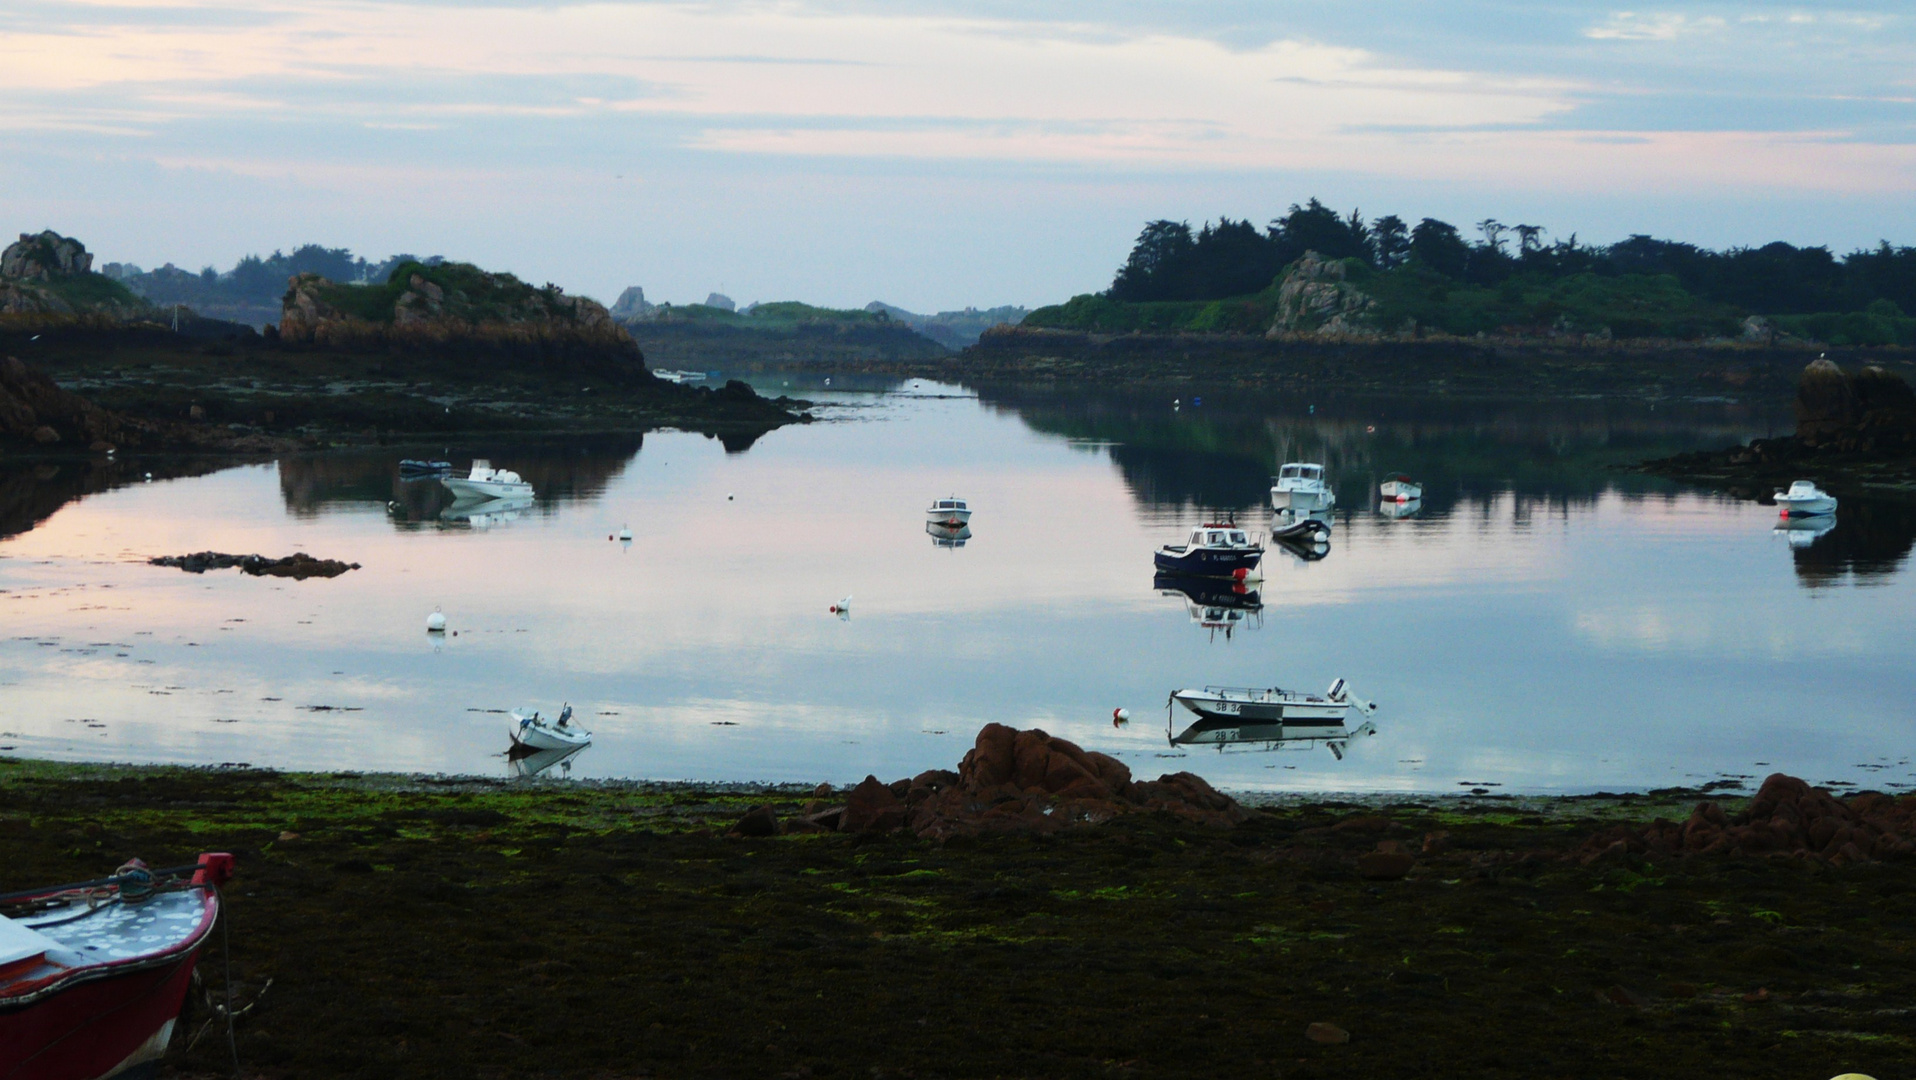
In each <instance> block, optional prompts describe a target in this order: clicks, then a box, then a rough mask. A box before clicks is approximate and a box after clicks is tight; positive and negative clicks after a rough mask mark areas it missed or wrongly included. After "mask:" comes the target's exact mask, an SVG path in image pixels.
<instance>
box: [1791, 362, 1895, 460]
mask: <svg viewBox="0 0 1916 1080" xmlns="http://www.w3.org/2000/svg"><path fill="white" fill-rule="evenodd" d="M1796 441H1797V443H1798V444H1799V445H1801V446H1802V447H1803V448H1804V449H1808V450H1818V449H1824V448H1828V449H1834V450H1841V451H1861V452H1865V453H1867V452H1869V451H1872V450H1882V449H1890V448H1904V447H1909V446H1912V445H1916V392H1912V391H1911V390H1910V387H1909V383H1907V382H1905V381H1904V380H1903V378H1902V376H1900V375H1897V374H1895V373H1894V372H1891V371H1887V370H1885V369H1884V368H1882V367H1880V366H1879V365H1876V364H1865V365H1863V367H1862V368H1860V369H1858V370H1857V371H1855V372H1852V373H1846V372H1844V371H1843V369H1842V368H1839V367H1837V366H1836V364H1835V363H1834V362H1832V361H1830V360H1828V359H1827V358H1821V357H1819V358H1818V359H1817V360H1816V361H1815V362H1813V363H1811V364H1810V366H1809V367H1807V368H1804V369H1803V375H1802V377H1801V378H1800V379H1799V380H1798V381H1797V384H1796Z"/></svg>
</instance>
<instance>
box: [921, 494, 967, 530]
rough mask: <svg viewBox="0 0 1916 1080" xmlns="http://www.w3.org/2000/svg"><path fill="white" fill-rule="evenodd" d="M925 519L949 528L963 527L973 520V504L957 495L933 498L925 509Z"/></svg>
mask: <svg viewBox="0 0 1916 1080" xmlns="http://www.w3.org/2000/svg"><path fill="white" fill-rule="evenodd" d="M925 520H926V521H927V522H929V523H931V524H933V525H943V526H944V527H945V528H947V529H957V528H961V527H963V526H964V525H965V524H966V523H967V522H969V521H970V520H971V506H970V504H968V503H966V502H965V500H963V499H961V498H959V497H958V496H956V495H947V496H945V497H944V498H942V499H933V500H932V501H931V505H930V506H929V507H927V508H926V509H925Z"/></svg>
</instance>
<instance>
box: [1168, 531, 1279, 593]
mask: <svg viewBox="0 0 1916 1080" xmlns="http://www.w3.org/2000/svg"><path fill="white" fill-rule="evenodd" d="M1263 558H1264V545H1263V544H1262V543H1259V538H1258V537H1255V536H1252V535H1251V534H1250V533H1247V532H1245V531H1244V530H1243V529H1240V528H1238V527H1237V525H1236V524H1234V523H1232V522H1228V521H1225V522H1217V521H1209V522H1205V523H1204V524H1202V525H1199V526H1198V527H1196V528H1194V529H1192V530H1191V537H1190V539H1189V540H1187V541H1186V542H1184V543H1182V544H1166V545H1164V546H1163V547H1161V548H1159V549H1158V550H1157V554H1156V556H1155V561H1156V563H1157V568H1158V569H1159V570H1161V571H1163V572H1165V573H1168V574H1181V575H1183V576H1185V577H1203V578H1236V579H1238V580H1240V581H1241V580H1243V579H1245V578H1247V577H1249V576H1250V575H1251V572H1252V571H1254V570H1256V569H1257V564H1258V561H1259V560H1261V559H1263Z"/></svg>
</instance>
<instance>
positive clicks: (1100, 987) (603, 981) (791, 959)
mask: <svg viewBox="0 0 1916 1080" xmlns="http://www.w3.org/2000/svg"><path fill="white" fill-rule="evenodd" d="M810 794H811V793H809V792H803V791H799V790H796V789H751V788H701V787H693V786H685V785H657V784H609V785H591V784H578V783H564V782H550V783H548V782H539V781H530V782H520V783H517V784H509V783H504V782H492V781H484V780H455V779H435V778H399V777H371V776H364V777H362V776H351V775H340V776H318V775H288V774H275V773H270V772H261V771H257V770H224V771H222V770H189V769H169V768H115V767H106V766H70V765H51V764H44V763H34V762H7V763H6V764H3V765H0V850H4V851H5V858H4V859H0V890H10V889H15V888H21V887H24V886H28V885H34V884H45V883H51V882H57V881H64V880H76V879H82V878H88V877H92V876H95V875H98V874H100V873H102V872H105V871H108V870H111V869H112V867H113V866H115V865H117V864H118V863H119V862H120V861H121V860H122V859H124V858H126V857H128V856H132V855H139V856H141V857H143V858H145V859H147V860H148V861H149V862H151V863H154V864H156V865H158V864H169V863H174V862H179V861H183V860H189V859H190V858H191V856H192V855H193V854H194V853H195V852H197V851H200V850H230V851H233V852H234V853H236V854H237V855H238V856H239V876H238V878H237V879H236V880H235V881H234V883H233V884H232V885H231V887H230V889H229V893H228V899H229V910H230V914H231V919H232V921H231V930H232V935H233V936H232V952H231V963H232V971H233V978H234V982H235V984H236V985H235V986H234V993H235V997H236V1000H237V1001H238V1002H239V1003H242V1004H244V1003H247V1002H251V1001H253V1000H254V999H255V998H256V997H257V995H258V994H259V990H260V987H262V986H264V985H265V984H266V982H267V980H268V979H270V980H271V988H270V990H268V991H266V993H265V995H264V997H263V998H259V999H258V1005H257V1007H256V1008H255V1009H254V1010H253V1011H252V1012H250V1013H248V1014H247V1015H246V1016H245V1017H244V1018H243V1019H242V1020H241V1021H240V1022H239V1025H238V1040H237V1044H238V1051H239V1056H240V1058H241V1061H242V1062H243V1064H244V1070H245V1073H246V1075H249V1076H252V1075H258V1076H267V1077H279V1076H286V1077H295V1076H311V1077H329V1078H331V1077H440V1076H444V1077H461V1078H466V1077H495V1076H496V1077H521V1076H551V1077H581V1078H623V1077H635V1076H659V1077H672V1076H688V1077H691V1076H700V1077H767V1078H771V1077H828V1076H838V1077H859V1078H861V1080H862V1078H868V1077H886V1076H895V1077H1150V1076H1189V1077H1235V1076H1256V1077H1311V1076H1316V1077H1333V1076H1335V1077H1344V1076H1351V1077H1356V1076H1363V1077H1408V1076H1446V1077H1447V1076H1471V1077H1525V1078H1532V1077H1718V1076H1724V1077H1809V1078H1817V1080H1821V1078H1825V1077H1829V1076H1832V1075H1835V1074H1838V1073H1843V1072H1848V1071H1852V1070H1854V1071H1861V1072H1865V1073H1869V1074H1871V1075H1874V1076H1877V1077H1879V1078H1888V1077H1900V1076H1908V1075H1911V1074H1912V1072H1916V1035H1913V1034H1912V1033H1916V1024H1912V1022H1911V1021H1912V1016H1916V1011H1912V1005H1916V997H1913V995H1916V951H1912V947H1913V946H1916V888H1912V887H1913V886H1916V867H1911V866H1909V865H1867V866H1857V867H1850V868H1847V869H1841V870H1831V869H1826V868H1821V867H1817V866H1811V865H1806V864H1804V863H1800V862H1795V861H1759V860H1748V859H1743V860H1715V859H1701V858H1696V859H1689V860H1682V861H1672V862H1658V863H1651V862H1641V861H1632V862H1617V861H1604V862H1599V863H1596V864H1593V865H1591V866H1584V865H1582V864H1581V863H1580V862H1579V861H1578V860H1576V859H1575V858H1566V857H1564V856H1565V855H1566V854H1567V853H1569V852H1571V851H1572V850H1573V849H1574V848H1575V847H1576V846H1577V844H1578V843H1579V842H1580V841H1581V839H1582V838H1583V837H1584V836H1586V835H1588V834H1589V833H1590V832H1592V831H1593V830H1595V829H1596V828H1598V827H1599V826H1601V825H1606V824H1610V823H1612V822H1614V821H1616V820H1619V819H1643V818H1649V817H1654V816H1658V815H1662V816H1670V817H1679V818H1680V817H1682V816H1683V815H1684V814H1686V813H1687V811H1688V809H1689V805H1690V804H1691V803H1692V802H1694V801H1695V799H1696V798H1697V797H1698V796H1697V794H1696V793H1694V792H1669V793H1661V794H1656V795H1649V796H1636V797H1614V796H1613V797H1592V798H1565V799H1529V800H1522V799H1497V798H1444V799H1428V800H1396V801H1393V802H1389V803H1378V802H1370V803H1367V804H1363V805H1360V804H1357V803H1338V802H1322V801H1318V802H1313V801H1308V800H1301V799H1287V800H1281V801H1276V802H1272V803H1270V804H1269V805H1266V806H1264V807H1261V808H1259V809H1258V810H1257V811H1256V813H1255V814H1254V815H1253V819H1252V820H1251V821H1250V822H1249V823H1247V824H1245V825H1243V826H1240V827H1238V828H1236V829H1234V830H1230V831H1218V830H1208V829H1203V828H1198V827H1193V826H1188V825H1179V824H1176V823H1174V822H1171V821H1169V820H1160V819H1155V818H1151V817H1146V816H1140V817H1136V818H1131V819H1125V820H1121V821H1119V822H1116V823H1113V824H1110V825H1107V826H1103V827H1099V828H1095V829H1086V830H1082V831H1077V832H1072V833H1067V834H1064V835H1061V836H1057V837H1053V838H1049V839H1042V838H1032V837H998V838H986V839H976V840H969V841H953V842H951V843H949V844H946V845H944V846H938V845H934V844H931V843H926V842H921V841H918V840H914V839H911V838H909V837H905V836H890V837H864V838H858V837H849V836H840V835H836V834H815V835H796V836H785V837H776V838H765V839H741V838H736V837H727V836H725V835H723V830H724V829H725V827H726V826H727V825H729V823H730V822H731V821H733V820H735V819H736V818H737V816H738V815H739V814H740V813H742V812H743V811H744V810H745V809H746V808H747V807H749V806H751V805H755V804H758V803H771V804H772V805H774V806H776V807H778V808H779V809H780V810H781V812H783V813H790V812H795V811H796V810H797V809H798V807H799V806H800V804H801V803H802V802H803V801H805V800H807V799H809V798H810ZM1432 833H1445V834H1448V835H1447V849H1446V850H1444V851H1442V852H1440V853H1436V854H1430V855H1424V856H1421V857H1420V858H1419V860H1418V863H1417V865H1416V867H1415V868H1414V869H1413V870H1412V871H1411V873H1410V875H1409V876H1408V877H1407V878H1405V879H1403V880H1399V881H1388V882H1376V881H1366V880H1363V879H1362V878H1360V877H1359V876H1358V875H1357V873H1356V871H1355V869H1354V860H1355V857H1356V855H1357V854H1359V853H1360V852H1363V851H1367V850H1370V849H1372V848H1374V847H1375V846H1376V844H1377V842H1378V841H1379V840H1391V839H1396V840H1399V841H1401V842H1403V843H1404V844H1405V845H1406V846H1407V847H1408V848H1409V849H1410V850H1413V851H1416V850H1419V849H1420V848H1421V847H1422V842H1423V839H1424V837H1425V836H1426V835H1427V834H1432ZM202 966H203V969H204V970H205V972H206V974H207V976H208V977H209V983H210V986H211V987H212V988H213V989H214V990H215V991H216V992H217V991H220V990H221V989H222V987H221V982H222V976H221V974H220V971H221V964H220V957H219V956H218V950H217V949H215V950H213V951H212V952H210V953H209V955H208V961H207V962H206V963H205V964H203V965H202ZM1314 1022H1323V1023H1329V1024H1335V1025H1337V1026H1339V1027H1341V1028H1343V1029H1345V1030H1347V1031H1348V1032H1349V1033H1350V1040H1349V1042H1348V1043H1342V1044H1320V1043H1316V1042H1312V1041H1310V1040H1308V1039H1306V1037H1305V1034H1304V1032H1305V1028H1306V1027H1307V1025H1310V1024H1312V1023H1314ZM198 1026H199V1024H198V1022H197V1021H194V1022H190V1023H189V1024H187V1025H185V1027H186V1029H188V1030H189V1031H190V1030H196V1029H197V1028H198ZM188 1037H190V1036H189V1035H183V1036H182V1037H181V1040H180V1042H179V1043H176V1045H175V1053H174V1055H173V1057H172V1058H171V1064H169V1066H168V1069H169V1071H170V1072H171V1073H172V1074H174V1075H190V1074H203V1075H213V1074H220V1073H227V1074H230V1069H231V1067H230V1064H229V1063H228V1060H227V1056H226V1055H227V1051H226V1048H225V1046H224V1045H223V1042H222V1041H221V1040H219V1039H217V1038H214V1037H208V1038H205V1039H203V1040H202V1041H201V1042H200V1043H199V1044H198V1045H197V1046H195V1047H194V1048H193V1049H192V1050H191V1051H190V1052H182V1046H183V1044H184V1042H185V1041H186V1038H188Z"/></svg>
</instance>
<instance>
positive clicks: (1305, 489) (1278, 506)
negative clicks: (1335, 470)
mask: <svg viewBox="0 0 1916 1080" xmlns="http://www.w3.org/2000/svg"><path fill="white" fill-rule="evenodd" d="M1336 505H1337V493H1336V492H1334V491H1332V490H1331V487H1330V485H1329V484H1327V483H1325V481H1324V466H1322V465H1317V464H1313V463H1311V462H1305V461H1292V462H1287V463H1286V464H1284V465H1281V466H1279V467H1278V470H1277V475H1276V476H1275V477H1273V478H1272V480H1271V509H1273V510H1294V511H1298V512H1300V513H1305V514H1308V513H1310V512H1312V511H1313V510H1329V509H1330V508H1331V507H1333V506H1336Z"/></svg>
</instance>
